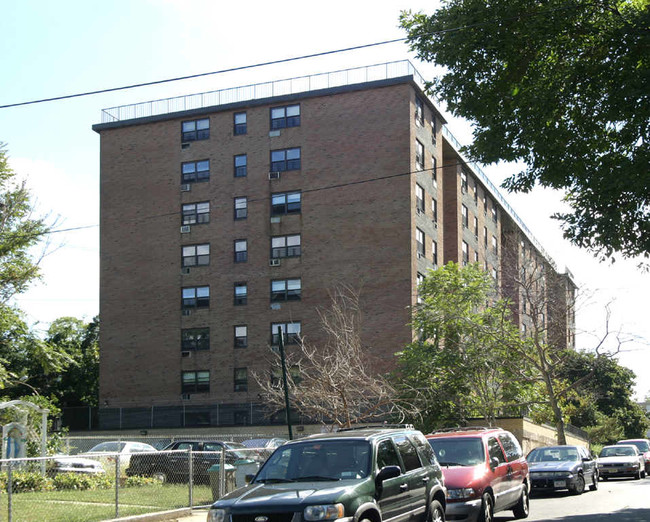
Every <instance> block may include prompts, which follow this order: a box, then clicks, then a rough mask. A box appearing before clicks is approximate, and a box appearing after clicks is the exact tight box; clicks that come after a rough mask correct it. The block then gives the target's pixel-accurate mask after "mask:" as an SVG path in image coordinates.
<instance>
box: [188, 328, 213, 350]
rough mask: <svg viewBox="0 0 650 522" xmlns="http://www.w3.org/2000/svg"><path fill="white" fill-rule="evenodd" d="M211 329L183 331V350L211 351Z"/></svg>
mask: <svg viewBox="0 0 650 522" xmlns="http://www.w3.org/2000/svg"><path fill="white" fill-rule="evenodd" d="M209 349H210V328H186V329H183V330H181V350H183V351H188V350H209Z"/></svg>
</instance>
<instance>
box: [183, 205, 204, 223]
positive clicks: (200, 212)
mask: <svg viewBox="0 0 650 522" xmlns="http://www.w3.org/2000/svg"><path fill="white" fill-rule="evenodd" d="M209 222H210V202H209V201H202V202H201V203H188V204H187V205H183V225H197V224H198V225H201V224H203V223H209Z"/></svg>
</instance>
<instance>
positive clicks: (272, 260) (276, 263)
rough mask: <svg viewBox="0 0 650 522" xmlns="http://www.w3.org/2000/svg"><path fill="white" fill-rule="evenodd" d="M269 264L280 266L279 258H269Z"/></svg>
mask: <svg viewBox="0 0 650 522" xmlns="http://www.w3.org/2000/svg"><path fill="white" fill-rule="evenodd" d="M269 266H280V260H279V259H275V258H271V259H269Z"/></svg>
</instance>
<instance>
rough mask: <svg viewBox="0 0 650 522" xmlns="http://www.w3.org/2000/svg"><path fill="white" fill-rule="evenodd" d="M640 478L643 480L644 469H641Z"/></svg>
mask: <svg viewBox="0 0 650 522" xmlns="http://www.w3.org/2000/svg"><path fill="white" fill-rule="evenodd" d="M641 478H642V479H643V478H645V468H641Z"/></svg>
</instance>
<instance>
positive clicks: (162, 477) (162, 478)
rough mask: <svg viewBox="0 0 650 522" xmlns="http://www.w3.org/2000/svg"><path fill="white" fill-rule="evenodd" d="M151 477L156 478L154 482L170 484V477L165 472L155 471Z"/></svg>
mask: <svg viewBox="0 0 650 522" xmlns="http://www.w3.org/2000/svg"><path fill="white" fill-rule="evenodd" d="M151 476H152V477H153V478H154V480H156V481H157V482H161V483H162V484H166V483H167V482H169V477H168V476H167V473H165V472H164V471H154V472H153V474H152V475H151Z"/></svg>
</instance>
